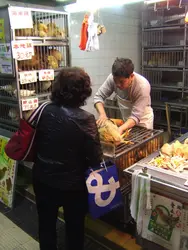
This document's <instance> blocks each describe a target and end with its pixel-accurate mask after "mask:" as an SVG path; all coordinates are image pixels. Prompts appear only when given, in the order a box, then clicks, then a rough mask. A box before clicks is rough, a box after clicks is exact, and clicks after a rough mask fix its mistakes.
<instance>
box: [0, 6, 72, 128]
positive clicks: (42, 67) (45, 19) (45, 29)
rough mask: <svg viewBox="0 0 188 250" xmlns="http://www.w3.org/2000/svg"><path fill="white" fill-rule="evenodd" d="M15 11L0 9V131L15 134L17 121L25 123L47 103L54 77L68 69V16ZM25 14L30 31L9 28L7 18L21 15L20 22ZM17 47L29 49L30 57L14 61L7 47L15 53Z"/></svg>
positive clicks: (40, 11) (39, 10) (11, 52)
mask: <svg viewBox="0 0 188 250" xmlns="http://www.w3.org/2000/svg"><path fill="white" fill-rule="evenodd" d="M16 8H17V6H16ZM16 8H15V6H4V7H1V8H0V16H1V17H2V18H3V20H4V23H3V25H4V30H6V32H5V35H4V36H5V37H4V38H3V40H4V41H3V40H2V43H1V44H0V127H2V128H3V129H6V130H9V131H14V130H16V128H17V127H18V122H19V119H20V117H24V118H26V119H27V117H28V116H29V115H30V114H31V112H32V111H33V109H35V108H37V106H38V105H39V104H40V103H41V102H44V101H45V100H47V99H49V96H50V93H51V89H52V85H53V81H54V77H55V76H56V75H57V73H58V72H59V71H60V69H61V68H63V67H67V66H70V55H69V30H68V14H67V13H65V12H60V11H56V10H55V9H54V10H52V8H50V10H48V9H47V8H46V7H45V8H44V9H39V8H29V6H27V7H21V9H22V12H19V11H18V12H16V10H15V9H16ZM17 9H18V8H17ZM28 12H29V13H31V17H32V23H33V24H32V28H25V29H15V28H13V26H11V20H10V19H11V18H10V17H11V15H23V17H22V18H23V22H24V15H25V14H28ZM10 13H11V15H10ZM18 44H19V46H20V47H19V48H25V46H31V47H32V48H33V53H32V57H30V58H29V59H28V60H22V59H25V58H21V57H20V58H19V57H16V59H14V58H15V56H13V49H12V50H11V47H12V48H14V49H15V48H17V47H18ZM16 46H17V47H16ZM42 74H43V75H44V74H47V75H46V76H45V77H42ZM48 74H49V75H48Z"/></svg>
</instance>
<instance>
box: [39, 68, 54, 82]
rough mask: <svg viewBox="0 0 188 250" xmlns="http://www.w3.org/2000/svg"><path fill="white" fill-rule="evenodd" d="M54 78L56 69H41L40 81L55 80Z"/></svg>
mask: <svg viewBox="0 0 188 250" xmlns="http://www.w3.org/2000/svg"><path fill="white" fill-rule="evenodd" d="M53 80H54V70H53V69H47V70H40V71H39V81H53Z"/></svg>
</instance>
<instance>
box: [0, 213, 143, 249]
mask: <svg viewBox="0 0 188 250" xmlns="http://www.w3.org/2000/svg"><path fill="white" fill-rule="evenodd" d="M105 238H107V239H108V240H110V241H112V242H114V243H116V244H117V245H119V246H121V247H122V248H123V249H126V250H140V249H141V247H140V246H138V245H137V244H136V243H135V239H133V238H132V237H131V236H130V235H129V234H125V233H122V232H120V231H118V230H115V229H114V230H112V231H111V232H109V233H107V234H106V235H105ZM0 250H39V245H38V242H37V241H35V240H34V239H33V238H32V237H30V236H29V235H28V234H27V233H25V232H24V231H23V230H22V229H20V228H19V227H18V226H16V225H15V224H14V223H13V222H12V221H11V220H9V219H8V218H7V217H5V216H4V215H3V214H1V213H0Z"/></svg>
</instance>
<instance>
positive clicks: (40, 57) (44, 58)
mask: <svg viewBox="0 0 188 250" xmlns="http://www.w3.org/2000/svg"><path fill="white" fill-rule="evenodd" d="M67 52H68V48H67V46H66V45H64V46H35V48H34V56H33V57H32V59H31V60H23V61H18V70H19V72H21V71H27V70H42V69H54V70H57V69H59V68H61V67H67V66H68V58H67V57H68V55H67Z"/></svg>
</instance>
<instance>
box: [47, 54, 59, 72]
mask: <svg viewBox="0 0 188 250" xmlns="http://www.w3.org/2000/svg"><path fill="white" fill-rule="evenodd" d="M48 67H49V68H50V69H57V68H58V67H59V65H58V61H57V59H56V58H55V57H54V56H48Z"/></svg>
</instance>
